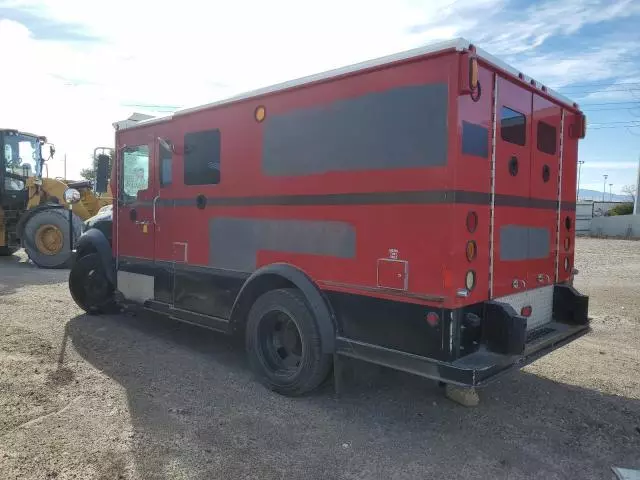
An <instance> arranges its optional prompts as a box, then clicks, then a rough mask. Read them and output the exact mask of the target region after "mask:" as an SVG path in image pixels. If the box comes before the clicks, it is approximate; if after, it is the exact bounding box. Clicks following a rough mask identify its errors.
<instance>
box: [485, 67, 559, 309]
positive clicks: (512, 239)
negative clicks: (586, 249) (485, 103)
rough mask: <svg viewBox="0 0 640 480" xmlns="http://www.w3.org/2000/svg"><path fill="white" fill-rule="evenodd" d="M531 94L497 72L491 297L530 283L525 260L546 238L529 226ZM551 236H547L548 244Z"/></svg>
mask: <svg viewBox="0 0 640 480" xmlns="http://www.w3.org/2000/svg"><path fill="white" fill-rule="evenodd" d="M532 95H533V94H532V93H530V92H529V91H528V90H525V89H523V88H522V87H521V86H518V85H516V84H514V83H512V82H511V81H509V80H507V79H505V78H503V77H500V76H498V82H497V104H496V116H497V119H496V121H497V125H496V146H495V173H494V175H495V176H494V190H495V196H494V205H493V208H494V220H493V222H494V225H493V262H492V267H493V268H492V275H491V282H492V297H494V298H495V297H502V296H505V295H510V294H513V293H517V292H519V291H523V290H525V289H526V288H527V287H528V286H529V266H530V263H529V259H530V257H531V256H532V254H535V256H539V255H541V253H539V250H543V249H544V247H545V245H544V239H542V238H540V239H538V238H531V237H536V235H537V234H538V233H539V232H537V231H535V230H532V228H531V227H532V226H533V225H531V224H530V219H529V218H528V216H529V209H528V208H527V206H528V204H529V196H530V192H531V170H532V166H531V163H532V162H531V145H532V138H531V137H532V135H531V128H530V123H531V113H532V102H533V98H532ZM548 242H550V238H549V239H547V243H548Z"/></svg>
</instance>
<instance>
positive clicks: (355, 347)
mask: <svg viewBox="0 0 640 480" xmlns="http://www.w3.org/2000/svg"><path fill="white" fill-rule="evenodd" d="M537 330H540V331H541V332H540V335H539V336H534V338H533V339H532V341H531V342H528V343H527V344H526V348H525V352H524V354H523V355H504V354H500V353H494V352H490V351H488V350H486V349H481V350H478V351H477V352H475V353H472V354H470V355H467V356H465V357H462V358H461V359H459V360H456V361H454V362H442V361H439V360H434V359H432V358H428V357H422V356H420V355H414V354H411V353H406V352H401V351H399V350H393V349H390V348H385V347H380V346H378V345H372V344H369V343H364V342H359V341H354V340H350V339H347V338H343V337H338V338H337V340H336V347H337V353H338V354H339V355H343V356H346V357H351V358H356V359H359V360H364V361H366V362H371V363H375V364H378V365H383V366H385V367H390V368H393V369H396V370H401V371H404V372H408V373H412V374H415V375H419V376H421V377H426V378H430V379H432V380H439V381H443V382H446V383H450V384H454V385H460V386H465V387H479V386H482V385H484V384H486V383H488V382H489V381H490V380H493V379H495V378H496V377H497V376H498V375H499V374H501V373H505V372H507V371H509V370H510V369H511V368H514V367H515V368H522V367H524V366H525V365H527V364H529V363H531V362H533V361H535V360H537V359H538V358H540V357H542V356H544V355H546V354H547V353H550V352H552V351H554V350H556V349H557V348H560V347H562V346H564V345H566V344H568V343H570V342H572V341H573V340H576V339H577V338H579V337H581V336H582V335H584V334H586V333H588V332H589V331H590V328H589V326H587V325H567V324H564V323H556V322H553V323H549V324H547V325H544V326H542V327H540V328H539V329H536V330H532V331H531V332H529V335H532V334H535V333H536V331H537Z"/></svg>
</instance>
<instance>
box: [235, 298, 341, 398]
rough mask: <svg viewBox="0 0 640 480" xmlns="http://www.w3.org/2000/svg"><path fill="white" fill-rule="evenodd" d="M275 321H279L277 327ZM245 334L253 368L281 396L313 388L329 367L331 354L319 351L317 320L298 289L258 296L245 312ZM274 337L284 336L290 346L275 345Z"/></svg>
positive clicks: (320, 381)
mask: <svg viewBox="0 0 640 480" xmlns="http://www.w3.org/2000/svg"><path fill="white" fill-rule="evenodd" d="M285 319H286V323H285ZM277 323H282V325H281V326H280V329H278V328H277V326H276V324H277ZM294 327H295V330H296V331H297V337H296V338H295V339H294V337H295V336H296V333H293V330H294ZM245 336H246V338H245V340H246V348H247V354H248V356H249V362H250V364H251V367H252V369H253V371H254V372H255V373H256V375H257V376H258V378H259V379H260V381H261V382H262V383H263V384H264V385H266V386H267V387H268V388H270V389H271V390H273V391H275V392H278V393H280V394H282V395H287V396H298V395H303V394H305V393H307V392H310V391H312V390H314V389H315V388H317V387H318V386H319V385H320V384H321V383H322V382H323V381H324V380H325V379H326V378H327V375H328V374H329V371H330V370H331V364H332V360H333V358H332V355H330V354H326V353H323V352H322V338H321V336H320V330H319V328H318V325H317V321H316V319H315V317H314V315H313V313H312V312H311V310H310V309H309V307H308V306H307V303H306V302H305V298H304V296H303V295H302V293H301V292H300V291H299V290H296V289H280V290H272V291H270V292H267V293H265V294H263V295H262V296H260V297H259V298H258V299H257V300H256V302H255V303H254V304H253V306H252V307H251V310H250V311H249V316H248V319H247V327H246V332H245ZM276 337H288V341H287V343H288V344H289V347H290V348H289V347H287V348H285V347H284V346H280V347H279V348H277V347H276V345H277V344H278V341H277V340H275V338H276ZM298 341H299V344H298V343H297V342H298ZM282 343H283V342H281V344H282ZM285 352H286V353H285Z"/></svg>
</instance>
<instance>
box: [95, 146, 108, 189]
mask: <svg viewBox="0 0 640 480" xmlns="http://www.w3.org/2000/svg"><path fill="white" fill-rule="evenodd" d="M96 163H97V165H96V188H95V191H96V193H107V185H108V182H109V163H111V157H109V155H105V154H100V155H98V158H97V162H96Z"/></svg>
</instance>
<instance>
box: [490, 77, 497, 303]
mask: <svg viewBox="0 0 640 480" xmlns="http://www.w3.org/2000/svg"><path fill="white" fill-rule="evenodd" d="M497 125H498V74H494V76H493V114H492V125H491V130H492V132H493V133H492V135H491V136H492V138H491V207H490V209H489V298H493V260H494V253H493V250H494V248H493V247H494V229H495V228H494V224H495V217H496V209H495V207H496V135H497V133H498V128H497Z"/></svg>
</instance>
